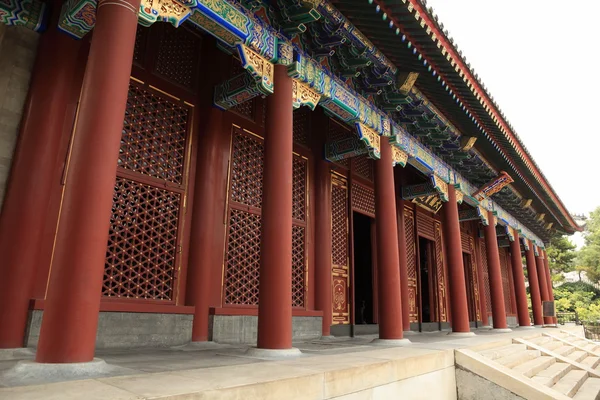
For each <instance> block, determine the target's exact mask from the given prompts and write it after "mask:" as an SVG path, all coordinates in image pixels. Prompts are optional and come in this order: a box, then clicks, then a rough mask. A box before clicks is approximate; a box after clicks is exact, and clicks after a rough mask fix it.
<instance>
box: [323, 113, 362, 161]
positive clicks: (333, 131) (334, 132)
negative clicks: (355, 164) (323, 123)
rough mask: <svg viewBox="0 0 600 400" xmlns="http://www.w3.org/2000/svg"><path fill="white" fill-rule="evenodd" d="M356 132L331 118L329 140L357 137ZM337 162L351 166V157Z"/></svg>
mask: <svg viewBox="0 0 600 400" xmlns="http://www.w3.org/2000/svg"><path fill="white" fill-rule="evenodd" d="M355 136H356V134H355V133H352V131H351V130H350V129H349V128H348V127H346V126H342V124H341V123H339V122H336V121H335V119H333V118H329V126H328V129H327V141H328V142H337V141H339V140H343V139H347V138H351V137H355ZM335 163H336V164H338V165H340V166H341V167H344V168H346V169H349V168H350V158H344V159H342V160H338V161H336V162H335Z"/></svg>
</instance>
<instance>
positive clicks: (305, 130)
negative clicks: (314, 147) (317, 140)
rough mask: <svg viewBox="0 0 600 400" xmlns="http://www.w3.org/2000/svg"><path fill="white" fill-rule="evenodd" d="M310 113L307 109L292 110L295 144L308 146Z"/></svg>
mask: <svg viewBox="0 0 600 400" xmlns="http://www.w3.org/2000/svg"><path fill="white" fill-rule="evenodd" d="M310 113H311V111H310V110H309V109H308V108H307V107H300V108H299V109H297V110H294V143H296V144H300V145H302V146H308V136H309V134H310V124H309V118H310Z"/></svg>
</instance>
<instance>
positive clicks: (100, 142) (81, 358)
mask: <svg viewBox="0 0 600 400" xmlns="http://www.w3.org/2000/svg"><path fill="white" fill-rule="evenodd" d="M126 4H128V6H130V7H131V9H129V8H128V7H124V6H123V5H122V3H119V4H116V3H111V2H110V1H107V0H101V1H100V2H99V3H98V9H97V18H96V26H95V28H94V40H93V43H92V45H91V48H90V55H89V59H88V64H87V67H86V71H85V76H84V82H83V89H82V94H81V103H80V109H79V115H78V120H77V122H76V125H75V136H74V140H73V153H72V156H71V160H70V164H69V172H68V175H67V185H66V188H65V194H64V202H63V213H62V216H61V225H60V228H59V232H58V237H57V246H56V252H55V263H54V265H53V269H52V272H51V276H50V284H49V287H48V295H47V300H46V309H45V311H44V317H43V320H42V327H41V332H40V340H39V346H38V350H37V353H36V361H38V362H44V363H68V362H86V361H91V360H92V359H93V357H94V346H95V342H96V329H97V325H98V312H99V310H100V292H101V287H102V279H103V273H104V261H105V257H106V243H107V241H108V229H109V225H110V215H111V212H112V203H113V191H114V185H115V177H116V170H117V160H118V157H119V148H120V141H121V131H122V129H123V116H124V114H125V105H126V101H127V91H128V86H129V75H130V72H131V63H132V59H133V48H134V42H135V34H136V28H137V15H136V10H137V9H138V8H139V5H140V2H139V0H132V1H131V2H127V3H126Z"/></svg>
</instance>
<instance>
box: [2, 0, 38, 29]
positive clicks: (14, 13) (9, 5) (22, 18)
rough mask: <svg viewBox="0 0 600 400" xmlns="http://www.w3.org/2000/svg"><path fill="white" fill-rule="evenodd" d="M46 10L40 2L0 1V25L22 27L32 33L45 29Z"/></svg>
mask: <svg viewBox="0 0 600 400" xmlns="http://www.w3.org/2000/svg"><path fill="white" fill-rule="evenodd" d="M47 18H48V8H47V6H46V3H44V2H43V1H40V0H1V1H0V23H2V24H4V25H9V26H24V27H26V28H27V29H31V30H32V31H34V32H42V31H44V30H45V29H46V20H47Z"/></svg>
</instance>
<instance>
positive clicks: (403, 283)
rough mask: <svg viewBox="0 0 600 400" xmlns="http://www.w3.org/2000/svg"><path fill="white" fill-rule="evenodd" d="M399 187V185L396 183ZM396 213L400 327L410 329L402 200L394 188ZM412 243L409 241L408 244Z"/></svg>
mask: <svg viewBox="0 0 600 400" xmlns="http://www.w3.org/2000/svg"><path fill="white" fill-rule="evenodd" d="M396 187H397V188H399V187H400V186H399V185H396ZM396 192H397V193H396V214H397V218H396V219H397V224H398V257H399V262H398V266H399V269H400V296H401V298H402V327H403V328H404V330H405V331H409V330H410V310H409V304H408V301H409V300H408V261H407V258H406V228H405V226H404V224H405V223H404V200H403V199H402V197H401V196H400V191H399V190H396ZM412 245H413V244H412V243H410V246H412Z"/></svg>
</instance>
